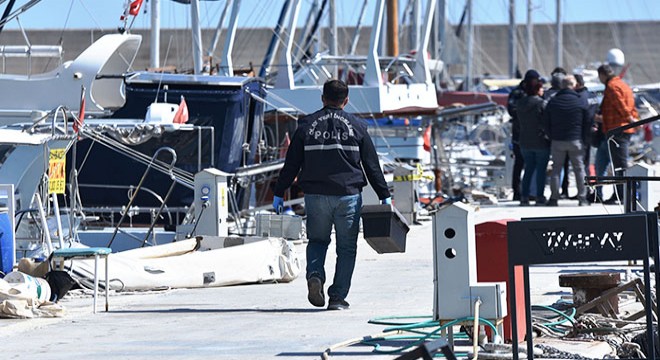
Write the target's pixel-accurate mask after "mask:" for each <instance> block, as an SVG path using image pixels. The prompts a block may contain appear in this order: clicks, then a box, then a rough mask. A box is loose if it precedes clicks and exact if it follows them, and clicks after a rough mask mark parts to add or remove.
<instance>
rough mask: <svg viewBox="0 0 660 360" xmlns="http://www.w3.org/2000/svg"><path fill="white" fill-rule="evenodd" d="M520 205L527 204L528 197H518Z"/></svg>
mask: <svg viewBox="0 0 660 360" xmlns="http://www.w3.org/2000/svg"><path fill="white" fill-rule="evenodd" d="M520 206H529V199H528V198H525V197H521V198H520Z"/></svg>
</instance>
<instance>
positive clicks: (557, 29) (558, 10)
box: [555, 0, 564, 66]
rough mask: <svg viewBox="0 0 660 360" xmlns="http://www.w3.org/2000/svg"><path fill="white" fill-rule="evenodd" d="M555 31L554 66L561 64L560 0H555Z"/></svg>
mask: <svg viewBox="0 0 660 360" xmlns="http://www.w3.org/2000/svg"><path fill="white" fill-rule="evenodd" d="M555 31H556V32H557V54H556V60H557V65H556V66H562V53H563V44H564V34H563V31H562V26H561V0H557V23H556V25H555Z"/></svg>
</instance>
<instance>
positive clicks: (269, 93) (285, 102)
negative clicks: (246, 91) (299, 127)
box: [250, 89, 305, 120]
mask: <svg viewBox="0 0 660 360" xmlns="http://www.w3.org/2000/svg"><path fill="white" fill-rule="evenodd" d="M264 91H265V92H266V95H268V96H270V97H272V98H275V100H278V101H280V102H281V103H283V104H284V105H287V106H289V107H291V108H292V109H293V110H295V111H297V112H298V113H300V114H305V112H304V111H302V110H300V109H299V108H298V107H296V106H295V105H293V104H291V103H290V102H288V101H286V100H284V98H282V97H281V96H278V95H277V94H275V93H273V92H271V91H268V89H264ZM250 94H251V95H252V97H255V96H256V95H255V94H252V93H250ZM255 99H257V100H259V99H261V98H260V97H258V96H256V97H255ZM261 100H262V101H263V103H264V104H266V105H270V106H272V107H273V108H275V109H276V110H278V111H280V112H282V113H284V114H287V113H286V112H285V111H283V110H280V108H279V107H277V106H275V105H273V104H271V103H269V102H268V101H267V100H266V99H261ZM288 116H291V117H293V116H292V115H288ZM294 119H296V120H297V118H295V117H294Z"/></svg>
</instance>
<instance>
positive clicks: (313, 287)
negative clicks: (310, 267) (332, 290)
mask: <svg viewBox="0 0 660 360" xmlns="http://www.w3.org/2000/svg"><path fill="white" fill-rule="evenodd" d="M307 300H309V302H310V304H312V305H314V306H316V307H324V306H325V295H324V294H323V282H322V281H321V279H319V278H318V277H316V276H312V277H310V278H309V279H307Z"/></svg>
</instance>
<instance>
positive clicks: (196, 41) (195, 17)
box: [190, 0, 203, 75]
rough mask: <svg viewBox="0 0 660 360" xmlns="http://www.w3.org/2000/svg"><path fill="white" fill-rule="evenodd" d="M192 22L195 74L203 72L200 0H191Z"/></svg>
mask: <svg viewBox="0 0 660 360" xmlns="http://www.w3.org/2000/svg"><path fill="white" fill-rule="evenodd" d="M190 23H191V24H192V53H193V67H194V74H195V75H199V74H201V73H202V65H203V63H202V29H201V27H200V25H199V0H190Z"/></svg>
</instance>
